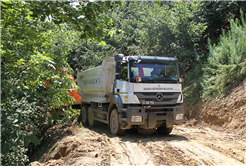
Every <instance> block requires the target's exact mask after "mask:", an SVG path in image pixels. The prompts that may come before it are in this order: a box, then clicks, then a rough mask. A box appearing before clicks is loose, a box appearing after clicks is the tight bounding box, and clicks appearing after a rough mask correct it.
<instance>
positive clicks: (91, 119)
mask: <svg viewBox="0 0 246 166" xmlns="http://www.w3.org/2000/svg"><path fill="white" fill-rule="evenodd" d="M88 122H89V125H90V126H91V127H95V126H97V125H98V123H99V122H98V121H96V120H94V113H93V110H92V108H91V107H89V108H88Z"/></svg>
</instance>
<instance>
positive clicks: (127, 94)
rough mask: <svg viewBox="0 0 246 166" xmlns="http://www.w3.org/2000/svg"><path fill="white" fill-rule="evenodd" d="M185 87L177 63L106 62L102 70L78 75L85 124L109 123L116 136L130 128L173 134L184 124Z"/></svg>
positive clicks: (119, 56)
mask: <svg viewBox="0 0 246 166" xmlns="http://www.w3.org/2000/svg"><path fill="white" fill-rule="evenodd" d="M182 73H183V72H182ZM182 81H183V78H182V77H181V76H180V69H179V63H178V60H177V59H176V58H170V57H154V56H126V57H125V56H124V55H122V54H117V55H115V57H114V58H112V57H110V58H107V59H105V60H104V61H103V63H102V66H99V67H97V68H94V69H90V70H87V71H83V72H80V73H78V86H79V90H78V93H79V94H80V95H81V96H82V97H81V102H82V110H81V115H82V122H83V123H84V124H87V123H89V125H90V126H95V125H96V124H97V123H98V121H100V122H103V123H106V124H108V125H109V127H110V130H111V132H112V133H113V134H116V135H122V134H124V133H125V130H127V129H131V128H137V129H138V132H139V133H141V134H151V133H154V132H155V131H156V130H157V132H158V133H160V134H169V133H170V132H171V131H172V128H173V124H174V123H177V122H180V121H183V114H184V106H183V94H182V86H181V82H182Z"/></svg>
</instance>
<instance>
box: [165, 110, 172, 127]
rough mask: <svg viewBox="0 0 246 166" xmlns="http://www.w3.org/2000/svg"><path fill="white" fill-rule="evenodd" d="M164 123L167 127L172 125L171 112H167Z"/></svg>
mask: <svg viewBox="0 0 246 166" xmlns="http://www.w3.org/2000/svg"><path fill="white" fill-rule="evenodd" d="M166 118H167V119H166V124H167V126H166V127H167V128H171V127H173V113H167V115H166Z"/></svg>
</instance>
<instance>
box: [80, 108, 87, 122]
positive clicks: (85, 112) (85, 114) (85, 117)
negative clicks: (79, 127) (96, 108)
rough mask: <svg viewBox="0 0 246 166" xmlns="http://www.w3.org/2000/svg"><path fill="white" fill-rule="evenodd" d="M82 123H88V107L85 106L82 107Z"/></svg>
mask: <svg viewBox="0 0 246 166" xmlns="http://www.w3.org/2000/svg"><path fill="white" fill-rule="evenodd" d="M81 116H82V124H83V125H88V107H87V106H83V107H82V109H81Z"/></svg>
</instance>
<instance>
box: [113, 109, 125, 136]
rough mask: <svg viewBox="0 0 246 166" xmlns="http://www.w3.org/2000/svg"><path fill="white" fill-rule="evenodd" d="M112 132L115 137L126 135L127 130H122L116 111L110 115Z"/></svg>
mask: <svg viewBox="0 0 246 166" xmlns="http://www.w3.org/2000/svg"><path fill="white" fill-rule="evenodd" d="M110 131H111V133H112V134H114V135H123V134H125V130H122V129H121V128H120V123H119V114H118V112H117V110H116V109H114V110H113V111H112V113H111V115H110Z"/></svg>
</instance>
